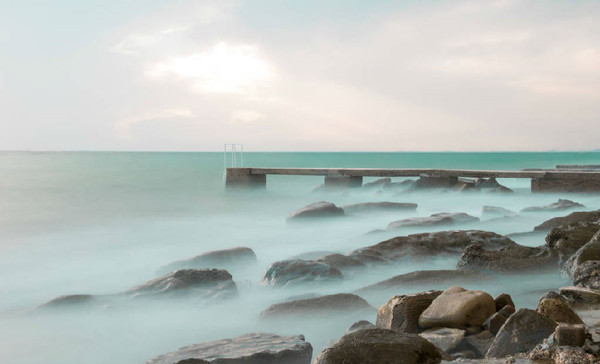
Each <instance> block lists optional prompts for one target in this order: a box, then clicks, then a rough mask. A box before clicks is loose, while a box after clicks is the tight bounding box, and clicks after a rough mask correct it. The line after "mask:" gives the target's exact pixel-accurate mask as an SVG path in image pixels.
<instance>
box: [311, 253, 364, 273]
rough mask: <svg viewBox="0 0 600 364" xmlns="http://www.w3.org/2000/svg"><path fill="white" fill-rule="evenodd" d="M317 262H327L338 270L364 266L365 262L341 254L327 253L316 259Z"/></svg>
mask: <svg viewBox="0 0 600 364" xmlns="http://www.w3.org/2000/svg"><path fill="white" fill-rule="evenodd" d="M317 262H320V263H325V264H328V265H329V266H331V267H334V268H337V269H339V270H340V271H345V270H352V269H356V268H364V267H365V264H364V263H363V262H361V261H360V260H358V259H356V258H354V257H349V256H347V255H342V254H329V255H326V256H324V257H321V258H319V259H317Z"/></svg>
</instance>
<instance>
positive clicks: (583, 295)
mask: <svg viewBox="0 0 600 364" xmlns="http://www.w3.org/2000/svg"><path fill="white" fill-rule="evenodd" d="M559 292H560V294H561V295H562V296H565V297H567V298H568V299H570V300H572V301H575V302H582V303H600V290H596V289H590V288H584V287H562V288H561V289H560V290H559Z"/></svg>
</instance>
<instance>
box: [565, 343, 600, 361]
mask: <svg viewBox="0 0 600 364" xmlns="http://www.w3.org/2000/svg"><path fill="white" fill-rule="evenodd" d="M597 362H598V357H597V356H594V355H592V354H590V353H586V352H585V351H584V350H583V349H582V348H573V347H562V348H561V347H559V348H557V349H556V353H555V355H554V363H555V364H588V363H597Z"/></svg>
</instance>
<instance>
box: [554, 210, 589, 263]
mask: <svg viewBox="0 0 600 364" xmlns="http://www.w3.org/2000/svg"><path fill="white" fill-rule="evenodd" d="M599 230H600V223H598V222H590V221H575V222H570V223H567V224H564V225H561V226H559V227H555V228H552V229H551V230H550V231H549V232H548V235H547V236H546V244H547V245H548V246H549V247H550V248H552V249H553V250H554V251H556V252H557V254H558V259H559V263H560V266H561V267H562V266H564V264H565V263H566V262H567V261H568V260H569V258H570V257H571V256H572V255H573V254H575V253H576V252H577V250H579V249H580V248H581V247H582V246H584V245H585V244H587V243H588V242H589V241H590V240H591V239H592V238H593V237H594V235H595V234H596V233H597V232H598V231H599Z"/></svg>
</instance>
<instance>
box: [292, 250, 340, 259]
mask: <svg viewBox="0 0 600 364" xmlns="http://www.w3.org/2000/svg"><path fill="white" fill-rule="evenodd" d="M331 254H338V253H337V252H333V251H326V250H322V251H312V252H306V253H301V254H297V255H294V256H293V257H289V258H288V259H285V260H315V259H319V258H321V257H324V256H325V255H331Z"/></svg>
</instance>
